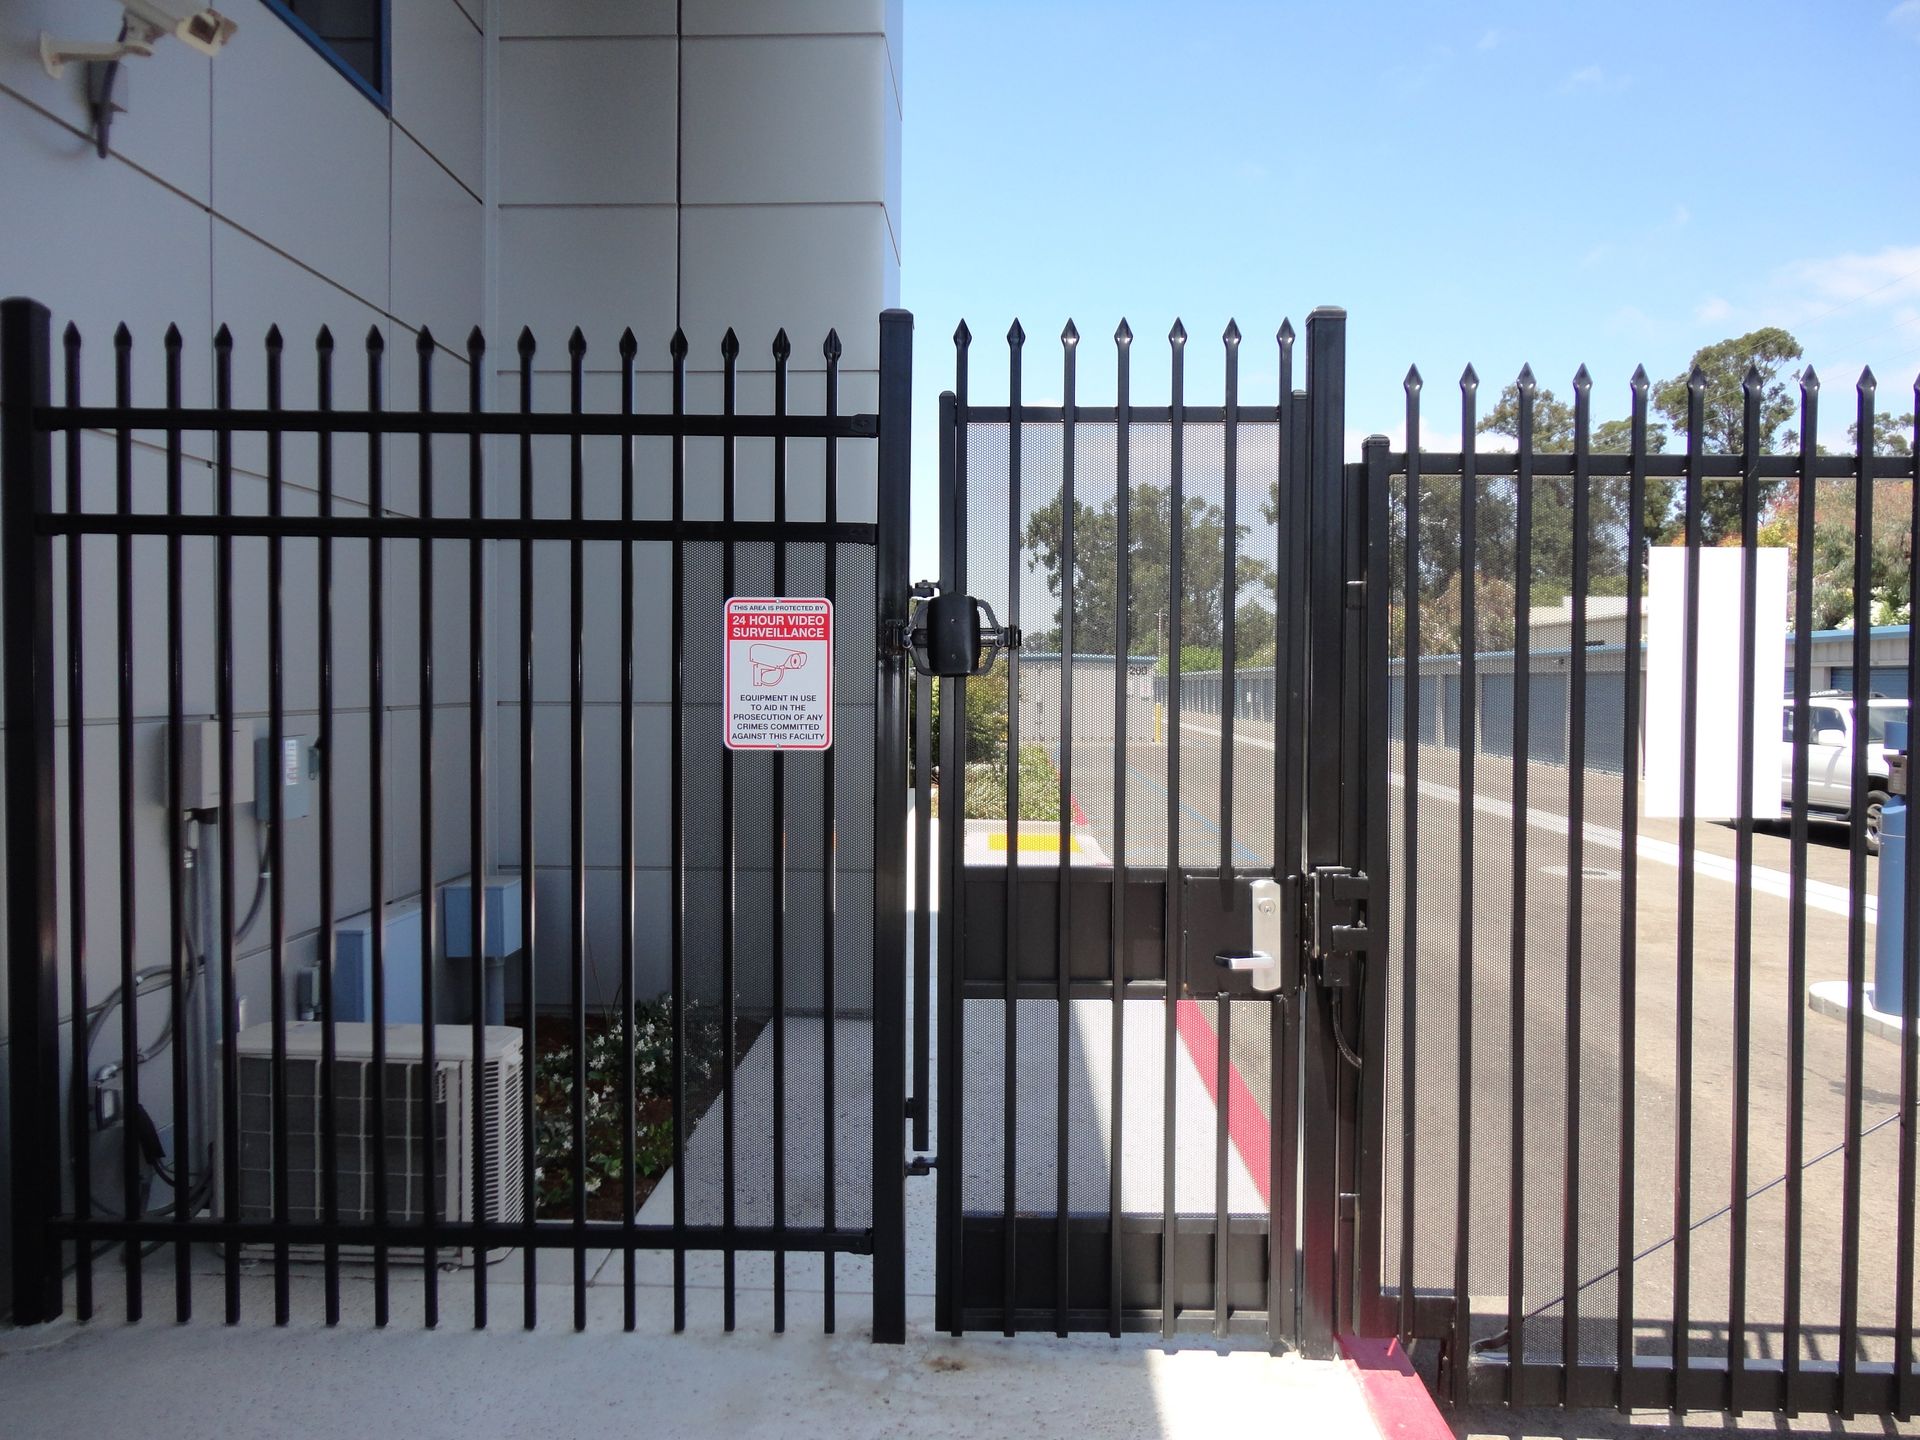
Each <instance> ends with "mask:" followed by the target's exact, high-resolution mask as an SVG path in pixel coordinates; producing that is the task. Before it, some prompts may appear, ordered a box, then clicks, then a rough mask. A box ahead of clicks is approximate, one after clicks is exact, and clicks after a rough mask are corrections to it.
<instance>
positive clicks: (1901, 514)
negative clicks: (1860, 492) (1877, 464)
mask: <svg viewBox="0 0 1920 1440" xmlns="http://www.w3.org/2000/svg"><path fill="white" fill-rule="evenodd" d="M1853 504H1854V488H1853V482H1852V481H1851V480H1823V481H1819V482H1818V483H1817V484H1816V486H1815V488H1814V494H1813V550H1812V553H1811V555H1810V556H1805V557H1803V556H1802V555H1801V553H1800V551H1799V548H1798V545H1797V541H1798V537H1799V533H1800V531H1799V524H1800V482H1799V481H1798V480H1786V481H1783V482H1781V488H1780V493H1779V494H1778V495H1777V496H1776V497H1775V500H1774V504H1773V508H1772V510H1771V511H1770V512H1769V513H1768V516H1767V519H1766V523H1765V524H1763V525H1762V526H1761V527H1760V543H1761V544H1762V545H1778V546H1783V547H1785V548H1786V550H1787V553H1788V569H1789V576H1788V585H1789V587H1790V588H1789V592H1788V593H1789V594H1792V593H1794V590H1793V587H1797V585H1798V583H1799V574H1800V566H1801V564H1802V563H1803V561H1804V562H1806V563H1810V564H1811V565H1812V567H1813V628H1814V629H1816V630H1832V629H1836V628H1837V627H1839V626H1842V625H1845V624H1847V623H1849V622H1850V621H1852V620H1854V618H1855V617H1854V603H1853V600H1854V596H1853V560H1854V541H1855V535H1856V531H1855V528H1854V523H1853V522H1854V513H1853ZM1912 519H1913V482H1912V481H1911V480H1896V481H1887V480H1878V481H1875V482H1874V485H1873V518H1872V536H1873V539H1872V546H1873V551H1872V554H1871V555H1870V556H1869V558H1868V561H1867V571H1868V577H1869V578H1868V585H1869V588H1870V590H1871V613H1870V614H1869V615H1868V616H1867V623H1869V624H1900V623H1903V620H1904V616H1905V615H1906V614H1907V613H1908V612H1909V610H1910V609H1911V606H1912V601H1913V596H1912V592H1911V588H1910V587H1909V585H1908V583H1907V582H1908V580H1909V578H1910V573H1911V572H1910V570H1909V566H1910V564H1911V556H1912V550H1913V529H1912V523H1911V522H1912Z"/></svg>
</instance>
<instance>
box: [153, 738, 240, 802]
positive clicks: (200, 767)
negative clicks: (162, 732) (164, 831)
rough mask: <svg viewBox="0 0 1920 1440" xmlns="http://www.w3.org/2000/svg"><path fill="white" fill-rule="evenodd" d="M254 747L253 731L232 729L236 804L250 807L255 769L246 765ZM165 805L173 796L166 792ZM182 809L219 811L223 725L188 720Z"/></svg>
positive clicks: (182, 760) (182, 759)
mask: <svg viewBox="0 0 1920 1440" xmlns="http://www.w3.org/2000/svg"><path fill="white" fill-rule="evenodd" d="M252 744H253V727H252V726H251V725H248V724H244V723H242V724H238V725H235V726H234V727H233V791H234V793H233V801H232V803H233V804H235V805H247V804H251V803H252V801H253V781H254V766H251V765H249V764H247V749H248V747H249V746H251V745H252ZM160 803H161V804H163V805H167V804H171V803H172V796H171V794H170V793H168V791H165V790H163V791H162V792H161V796H160ZM180 806H181V808H182V809H183V810H219V809H222V808H224V806H223V804H222V801H221V798H220V722H219V721H218V720H189V721H187V722H186V723H185V724H184V725H183V726H182V727H181V731H180Z"/></svg>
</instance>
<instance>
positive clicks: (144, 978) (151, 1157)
mask: <svg viewBox="0 0 1920 1440" xmlns="http://www.w3.org/2000/svg"><path fill="white" fill-rule="evenodd" d="M259 829H260V850H259V863H258V865H257V867H256V870H255V874H254V885H253V899H252V901H251V902H250V903H249V904H248V906H247V913H246V917H245V918H244V919H243V920H242V921H241V922H240V925H239V927H238V928H237V929H236V930H235V931H234V936H233V942H234V943H235V944H237V943H239V942H240V941H241V940H244V939H245V938H246V936H247V935H248V934H249V933H250V932H251V931H252V929H253V927H254V925H255V924H257V923H258V922H259V919H260V909H261V904H262V901H263V900H264V899H265V897H266V893H267V886H268V882H269V880H270V879H271V877H272V873H273V872H272V854H273V849H272V822H271V821H262V822H261V824H260V827H259ZM187 848H188V853H189V855H190V857H191V859H190V861H189V863H188V865H187V869H188V870H190V871H191V872H192V873H193V874H194V875H195V876H196V877H198V876H199V875H200V874H201V873H202V872H201V869H200V864H199V860H200V855H199V846H198V845H197V844H194V845H189V846H188V847H187ZM195 908H196V907H194V906H193V905H187V906H185V907H184V913H183V914H182V916H181V922H180V932H181V934H180V938H181V941H182V943H183V944H184V945H185V947H186V952H187V966H186V974H185V982H186V989H185V992H184V994H183V995H182V997H181V1008H182V1010H184V1009H185V1008H186V1004H187V1002H188V1001H189V1000H190V999H191V997H192V995H193V993H194V990H195V989H196V988H197V986H198V983H199V979H200V977H201V975H202V974H203V973H204V971H205V970H206V963H207V961H206V952H205V950H204V948H203V947H202V945H201V943H200V941H201V937H199V936H197V935H195V934H194V932H193V921H192V916H193V912H194V910H195ZM172 979H173V967H172V966H171V965H149V966H146V967H145V968H143V969H140V970H136V971H135V972H134V976H133V995H132V999H131V1003H132V1004H133V1005H134V1006H135V1007H136V1008H137V1007H138V1005H139V1002H140V999H141V997H142V996H145V995H151V994H153V993H155V992H156V991H159V990H163V989H165V988H166V987H167V986H168V985H169V984H171V982H172ZM126 1003H129V1002H128V999H127V996H126V987H125V986H124V985H119V986H115V987H114V989H113V990H111V991H110V992H109V993H108V994H107V996H106V998H105V999H103V1000H102V1001H101V1002H100V1004H99V1005H98V1006H97V1007H95V1008H94V1010H93V1012H92V1013H91V1014H90V1015H89V1017H88V1020H87V1028H86V1032H85V1035H84V1037H83V1041H82V1043H83V1045H84V1047H85V1048H84V1049H83V1050H82V1051H81V1054H82V1056H83V1058H84V1060H85V1061H86V1062H88V1063H90V1062H91V1060H92V1057H93V1047H94V1045H95V1044H96V1042H97V1041H98V1040H99V1038H100V1035H101V1033H102V1032H103V1031H104V1030H105V1028H106V1022H107V1020H108V1018H109V1017H110V1016H111V1015H112V1014H113V1012H114V1011H115V1010H117V1009H119V1007H120V1006H121V1005H122V1004H126ZM173 1041H174V1033H173V1012H172V1010H171V1009H169V1011H168V1013H167V1019H166V1023H165V1025H164V1026H163V1027H162V1029H161V1031H160V1034H159V1035H158V1036H156V1037H155V1038H154V1040H153V1043H152V1044H150V1045H147V1046H144V1047H141V1048H140V1049H137V1050H136V1051H135V1052H134V1056H133V1062H132V1063H133V1064H134V1065H135V1066H140V1065H146V1064H148V1063H149V1062H151V1061H152V1060H154V1059H156V1058H157V1057H158V1056H160V1055H161V1054H163V1053H165V1051H166V1050H167V1048H168V1046H169V1045H171V1044H172V1043H173ZM125 1063H126V1062H125V1060H124V1059H123V1060H122V1061H121V1062H120V1065H117V1066H108V1067H103V1068H102V1069H101V1070H100V1071H98V1072H95V1078H96V1080H98V1079H103V1078H111V1077H112V1076H114V1075H117V1074H119V1073H120V1069H121V1068H123V1067H124V1065H125ZM68 1103H69V1104H70V1105H72V1106H73V1107H75V1108H76V1109H78V1108H79V1107H82V1106H85V1105H87V1103H88V1101H87V1096H86V1095H85V1094H84V1093H82V1092H80V1091H77V1090H75V1091H70V1092H69V1095H68ZM139 1118H140V1120H141V1121H142V1122H144V1124H145V1126H146V1130H147V1134H148V1138H149V1140H150V1144H148V1145H146V1146H143V1147H142V1149H143V1150H144V1151H146V1152H147V1164H148V1167H149V1168H150V1169H151V1170H152V1171H153V1173H154V1174H155V1175H157V1176H159V1177H160V1178H161V1179H162V1180H164V1181H165V1182H166V1183H167V1184H168V1185H169V1186H170V1187H172V1188H173V1189H174V1191H175V1192H176V1193H175V1195H174V1198H173V1199H172V1200H170V1201H169V1202H168V1203H167V1204H166V1205H165V1206H164V1207H162V1208H161V1209H160V1210H157V1211H155V1210H150V1209H148V1207H147V1196H148V1194H149V1193H150V1192H151V1190H152V1182H151V1180H148V1181H147V1182H146V1183H144V1184H143V1185H142V1186H141V1190H140V1213H141V1215H142V1216H157V1217H160V1218H166V1217H168V1216H172V1215H178V1214H180V1213H183V1212H182V1206H183V1205H184V1206H185V1207H186V1208H185V1212H184V1213H187V1214H192V1213H193V1212H194V1211H196V1210H198V1209H199V1208H200V1207H201V1206H202V1205H203V1204H205V1203H206V1201H207V1200H208V1199H209V1198H210V1197H211V1195H212V1193H213V1178H214V1177H213V1161H214V1148H213V1145H212V1144H211V1142H209V1144H208V1145H207V1151H206V1166H205V1173H204V1174H203V1175H202V1177H201V1180H200V1183H199V1184H198V1185H196V1186H194V1187H193V1189H191V1190H190V1191H188V1193H187V1194H186V1195H185V1196H182V1195H180V1194H179V1193H178V1190H179V1178H178V1174H177V1172H176V1171H175V1170H174V1169H173V1168H172V1167H171V1166H169V1165H168V1164H167V1163H166V1159H165V1156H164V1155H163V1154H162V1153H161V1152H160V1148H159V1133H158V1131H157V1129H156V1128H155V1127H154V1124H153V1120H152V1117H151V1116H149V1115H148V1114H147V1112H146V1109H145V1107H144V1106H143V1107H141V1108H140V1111H139ZM121 1123H122V1124H129V1125H130V1124H132V1123H134V1117H133V1116H130V1115H129V1116H123V1117H122V1119H121ZM90 1133H98V1131H97V1130H92V1131H91V1132H90ZM87 1211H88V1214H89V1215H94V1216H98V1217H100V1218H102V1219H107V1220H124V1219H126V1218H128V1217H127V1216H126V1215H125V1213H124V1212H122V1211H119V1210H116V1209H114V1208H112V1207H111V1206H109V1205H106V1204H104V1203H102V1201H101V1199H100V1197H99V1196H98V1195H95V1194H89V1195H88V1196H87ZM117 1243H118V1242H115V1241H106V1242H103V1243H102V1245H101V1246H100V1248H99V1249H97V1250H95V1251H94V1254H95V1255H96V1257H97V1256H98V1255H100V1254H103V1253H105V1252H106V1251H108V1250H111V1249H113V1248H114V1247H115V1245H116V1244H117ZM166 1243H168V1242H166V1241H154V1242H152V1243H151V1244H149V1245H147V1246H146V1247H145V1248H144V1249H143V1250H142V1252H141V1253H142V1254H143V1255H151V1254H152V1253H153V1252H154V1251H155V1250H157V1249H159V1248H160V1246H162V1245H164V1244H166Z"/></svg>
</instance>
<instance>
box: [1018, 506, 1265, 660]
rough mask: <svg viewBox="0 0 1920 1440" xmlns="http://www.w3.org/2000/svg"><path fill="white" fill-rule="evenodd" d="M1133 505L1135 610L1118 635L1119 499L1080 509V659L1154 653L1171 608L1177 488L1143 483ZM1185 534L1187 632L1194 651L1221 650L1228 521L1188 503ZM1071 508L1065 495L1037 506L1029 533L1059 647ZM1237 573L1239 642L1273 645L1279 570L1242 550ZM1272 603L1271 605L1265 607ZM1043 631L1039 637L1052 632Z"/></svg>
mask: <svg viewBox="0 0 1920 1440" xmlns="http://www.w3.org/2000/svg"><path fill="white" fill-rule="evenodd" d="M1131 499H1132V503H1131V505H1130V506H1129V509H1128V522H1127V523H1128V536H1127V559H1128V570H1127V592H1128V593H1127V614H1126V623H1125V625H1124V627H1122V628H1121V629H1120V631H1119V633H1117V634H1116V627H1115V619H1116V615H1117V606H1116V598H1115V596H1116V581H1117V579H1118V566H1117V564H1116V557H1117V554H1118V537H1119V525H1118V519H1119V515H1118V503H1117V500H1116V498H1115V497H1113V496H1108V497H1107V498H1106V499H1105V500H1104V501H1103V502H1101V503H1100V504H1099V505H1097V506H1096V505H1090V504H1088V503H1087V502H1085V501H1083V500H1075V501H1074V505H1073V648H1074V653H1075V654H1079V655H1115V654H1126V653H1129V652H1130V651H1131V652H1136V653H1137V652H1140V651H1142V650H1144V649H1147V648H1150V647H1152V646H1153V645H1154V644H1155V643H1156V637H1157V636H1158V635H1159V629H1160V624H1161V622H1160V619H1159V615H1160V612H1162V611H1166V610H1169V609H1170V607H1169V605H1168V603H1167V598H1168V594H1169V589H1168V583H1167V579H1168V573H1169V571H1170V570H1171V568H1172V555H1173V543H1172V542H1173V526H1172V513H1173V498H1172V492H1171V490H1170V489H1169V488H1168V487H1165V486H1160V485H1144V484H1141V485H1135V486H1133V487H1132V489H1131ZM1182 508H1183V509H1184V511H1185V516H1184V525H1183V527H1182V532H1181V544H1182V550H1181V557H1180V605H1181V616H1180V628H1181V637H1180V638H1181V640H1182V642H1183V643H1184V644H1185V645H1187V646H1201V647H1207V648H1211V649H1214V650H1216V651H1217V650H1219V648H1220V647H1221V645H1222V643H1223V639H1224V617H1225V606H1226V594H1225V583H1224V582H1225V578H1226V516H1225V514H1224V513H1222V511H1221V508H1220V507H1219V506H1218V505H1215V504H1212V503H1210V502H1208V501H1206V500H1203V499H1200V498H1199V497H1197V496H1192V495H1189V496H1187V497H1186V500H1185V504H1184V506H1183V507H1182ZM1063 514H1064V511H1063V510H1062V508H1061V504H1060V501H1059V500H1058V499H1055V500H1053V501H1052V502H1051V503H1049V504H1047V505H1045V506H1043V507H1041V508H1040V509H1039V510H1036V511H1035V512H1034V513H1033V515H1032V516H1031V517H1030V518H1029V519H1028V521H1027V527H1026V530H1025V532H1024V535H1023V537H1022V539H1023V543H1024V544H1025V547H1026V554H1027V565H1028V567H1029V568H1030V569H1034V570H1038V571H1040V572H1042V573H1043V574H1044V575H1045V576H1046V581H1047V590H1048V592H1049V593H1050V594H1051V595H1052V596H1053V597H1054V602H1055V609H1054V616H1053V621H1054V623H1053V628H1052V632H1051V633H1052V637H1053V643H1054V644H1056V645H1057V644H1058V643H1059V635H1060V619H1061V615H1060V608H1061V604H1060V597H1061V578H1062V577H1061V571H1062V569H1063V566H1062V559H1063V551H1064V549H1065V545H1064V538H1063V536H1062V533H1061V517H1062V515H1063ZM1248 528H1249V527H1247V526H1246V525H1244V524H1242V525H1236V526H1235V527H1234V529H1235V534H1236V543H1237V544H1240V545H1242V546H1244V543H1245V540H1246V536H1247V533H1248ZM1237 559H1238V563H1237V564H1236V565H1235V567H1234V572H1235V579H1236V586H1237V589H1236V597H1237V598H1238V600H1239V605H1238V608H1237V610H1236V615H1237V617H1238V619H1237V622H1236V625H1235V630H1234V638H1235V642H1236V645H1237V646H1238V647H1240V648H1249V647H1251V649H1259V648H1260V647H1262V646H1267V647H1270V646H1271V645H1272V642H1273V616H1272V613H1271V610H1270V608H1269V607H1270V606H1271V605H1272V603H1273V593H1274V574H1273V567H1272V566H1271V565H1270V564H1268V563H1267V562H1266V561H1264V560H1261V559H1260V558H1258V557H1257V556H1253V555H1248V554H1246V553H1245V552H1244V550H1242V552H1241V553H1240V554H1239V555H1238V557H1237ZM1260 597H1264V598H1265V599H1266V601H1267V605H1266V606H1262V605H1261V604H1260V603H1259V598H1260ZM1045 633H1046V632H1044V631H1037V635H1039V634H1045Z"/></svg>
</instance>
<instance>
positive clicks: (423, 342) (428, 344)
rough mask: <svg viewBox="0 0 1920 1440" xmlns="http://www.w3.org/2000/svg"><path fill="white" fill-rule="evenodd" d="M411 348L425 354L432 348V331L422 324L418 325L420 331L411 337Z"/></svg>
mask: <svg viewBox="0 0 1920 1440" xmlns="http://www.w3.org/2000/svg"><path fill="white" fill-rule="evenodd" d="M413 348H414V349H415V350H417V351H419V352H420V353H421V354H422V355H425V354H427V353H428V352H429V351H430V350H432V349H433V331H431V330H429V329H428V328H427V327H426V326H425V325H422V326H421V327H420V333H419V334H418V335H416V336H414V337H413Z"/></svg>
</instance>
